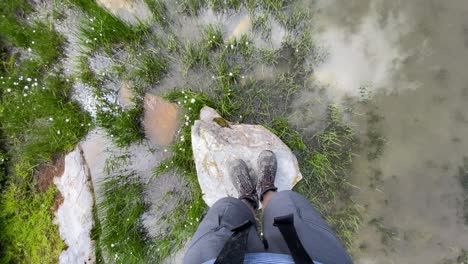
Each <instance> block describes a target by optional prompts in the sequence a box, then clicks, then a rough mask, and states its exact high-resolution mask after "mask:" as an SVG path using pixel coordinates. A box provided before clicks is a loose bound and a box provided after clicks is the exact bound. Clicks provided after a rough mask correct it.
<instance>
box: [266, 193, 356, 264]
mask: <svg viewBox="0 0 468 264" xmlns="http://www.w3.org/2000/svg"><path fill="white" fill-rule="evenodd" d="M288 214H294V227H295V228H296V232H297V235H298V236H299V239H300V240H301V242H302V245H303V246H304V248H305V250H306V251H307V253H309V255H310V256H311V257H312V259H313V260H314V261H319V262H321V263H324V264H333V263H340V264H344V263H352V260H351V257H350V256H349V255H348V253H347V252H346V250H345V249H344V248H343V246H342V245H341V243H340V241H339V240H338V238H337V237H336V236H335V233H334V232H333V231H332V230H331V228H330V227H329V226H328V224H327V223H326V222H325V220H323V218H322V217H321V216H320V214H319V213H318V212H317V211H316V210H315V209H314V208H313V207H312V205H311V204H310V202H309V201H308V200H307V199H306V198H305V197H303V196H301V195H300V194H298V193H296V192H293V191H282V192H278V193H277V194H276V195H274V196H273V197H272V198H271V199H270V201H269V203H268V205H267V207H266V208H265V210H264V212H263V235H264V238H265V239H266V240H267V242H268V250H267V251H268V252H271V253H281V254H288V255H291V252H290V251H289V249H288V246H287V244H286V242H285V241H284V238H283V236H282V235H281V233H280V232H279V229H278V228H277V227H275V226H273V222H274V219H275V217H278V216H284V215H288Z"/></svg>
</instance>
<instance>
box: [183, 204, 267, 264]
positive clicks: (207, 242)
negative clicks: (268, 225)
mask: <svg viewBox="0 0 468 264" xmlns="http://www.w3.org/2000/svg"><path fill="white" fill-rule="evenodd" d="M246 220H250V221H251V222H252V223H253V225H252V226H251V227H250V231H249V238H248V243H247V252H262V251H264V247H263V243H262V242H261V240H260V238H259V236H258V234H257V227H256V224H255V217H254V215H253V214H252V211H251V209H249V207H247V205H246V204H245V203H244V202H242V201H241V200H239V199H236V198H232V197H226V198H223V199H220V200H219V201H217V202H216V203H215V204H214V205H213V206H212V207H211V208H210V210H209V211H208V213H207V215H206V216H205V218H204V219H203V221H202V222H201V223H200V225H199V227H198V229H197V232H196V233H195V235H194V236H193V238H192V241H191V242H190V246H189V248H188V250H187V252H186V253H185V257H184V264H201V263H203V262H206V261H208V260H211V259H216V257H217V256H218V254H219V253H220V251H221V249H222V248H223V246H224V244H225V243H226V241H227V240H228V239H229V238H230V237H231V235H232V232H231V229H232V228H234V227H236V226H239V225H241V224H242V223H244V222H245V221H246Z"/></svg>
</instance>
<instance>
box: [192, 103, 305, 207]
mask: <svg viewBox="0 0 468 264" xmlns="http://www.w3.org/2000/svg"><path fill="white" fill-rule="evenodd" d="M219 117H220V116H219V114H218V113H217V112H216V111H215V110H213V109H212V108H209V107H204V108H203V109H202V111H201V113H200V120H197V121H195V124H194V125H193V127H192V148H193V154H194V159H195V164H196V168H197V175H198V181H199V183H200V187H201V189H202V191H203V199H204V200H205V202H206V203H207V204H208V206H211V205H213V203H215V202H216V201H217V200H218V199H220V198H223V197H226V196H232V197H237V196H238V192H237V190H236V189H235V188H234V186H233V184H232V183H231V180H230V178H229V175H228V168H227V164H228V162H229V161H230V160H232V159H242V160H244V161H245V162H246V163H247V166H248V167H249V170H250V174H251V175H252V176H253V178H255V179H257V175H258V168H257V157H258V155H259V154H260V152H261V151H263V150H266V149H269V150H271V151H273V152H274V153H275V154H276V157H277V159H278V172H277V176H276V181H275V185H276V186H277V187H278V190H280V191H281V190H290V189H291V188H292V187H293V186H294V185H295V184H296V183H297V182H299V181H300V180H301V179H302V174H301V172H300V171H299V166H298V163H297V159H296V157H295V156H294V154H293V153H292V152H291V150H290V149H289V148H288V146H286V144H284V143H283V142H282V141H281V140H280V139H279V138H278V137H277V136H276V135H274V134H273V133H271V132H270V131H268V130H267V129H266V128H264V127H263V126H259V125H246V124H239V125H237V124H229V126H220V125H219V124H218V123H219V122H216V121H215V120H219V119H218V118H219Z"/></svg>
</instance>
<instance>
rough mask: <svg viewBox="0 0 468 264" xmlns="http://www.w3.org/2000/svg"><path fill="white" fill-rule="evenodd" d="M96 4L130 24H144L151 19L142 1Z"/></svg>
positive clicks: (100, 0)
mask: <svg viewBox="0 0 468 264" xmlns="http://www.w3.org/2000/svg"><path fill="white" fill-rule="evenodd" d="M97 2H98V3H99V4H101V5H102V6H104V7H105V8H107V9H108V10H109V11H110V12H111V13H112V14H114V15H116V16H118V17H120V18H121V19H122V20H124V21H126V22H127V23H130V24H138V23H139V22H143V23H145V22H147V21H149V20H150V19H151V18H152V14H151V11H150V9H149V7H148V5H147V4H146V2H145V1H143V0H98V1H97Z"/></svg>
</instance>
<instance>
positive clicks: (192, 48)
mask: <svg viewBox="0 0 468 264" xmlns="http://www.w3.org/2000/svg"><path fill="white" fill-rule="evenodd" d="M181 60H182V63H183V64H184V66H185V68H186V69H185V71H187V70H189V69H191V68H193V67H195V66H197V65H205V66H206V65H208V64H209V62H210V60H209V53H208V49H207V48H206V46H205V45H202V44H200V43H198V44H195V43H192V42H187V43H186V44H185V50H184V51H183V54H182V59H181Z"/></svg>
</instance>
